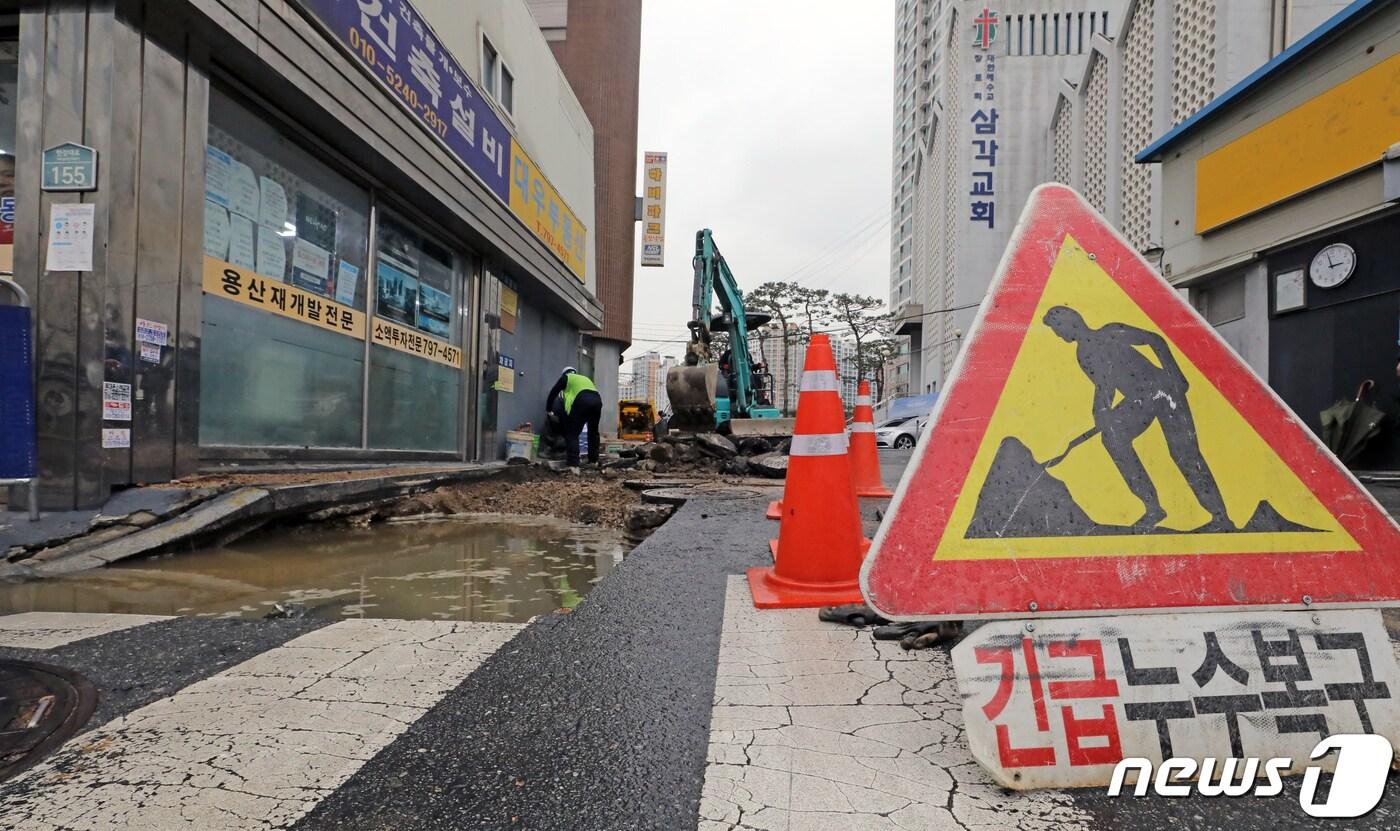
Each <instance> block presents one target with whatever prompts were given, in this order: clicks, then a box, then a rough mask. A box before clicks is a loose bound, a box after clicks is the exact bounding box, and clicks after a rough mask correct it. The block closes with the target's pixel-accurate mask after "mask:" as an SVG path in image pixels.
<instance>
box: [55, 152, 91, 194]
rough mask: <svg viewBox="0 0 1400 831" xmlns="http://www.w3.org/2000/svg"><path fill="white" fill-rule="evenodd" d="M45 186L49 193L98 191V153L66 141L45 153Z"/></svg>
mask: <svg viewBox="0 0 1400 831" xmlns="http://www.w3.org/2000/svg"><path fill="white" fill-rule="evenodd" d="M43 168H44V186H43V189H44V190H47V191H89V190H97V151H96V150H94V149H92V148H91V147H87V146H85V145H82V144H76V143H74V142H71V141H65V142H64V143H63V144H55V145H54V146H53V147H50V148H48V149H47V150H45V151H44V160H43Z"/></svg>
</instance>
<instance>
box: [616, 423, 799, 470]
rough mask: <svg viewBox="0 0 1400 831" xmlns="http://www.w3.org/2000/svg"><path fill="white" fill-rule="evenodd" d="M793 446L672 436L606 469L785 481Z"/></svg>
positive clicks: (760, 440)
mask: <svg viewBox="0 0 1400 831" xmlns="http://www.w3.org/2000/svg"><path fill="white" fill-rule="evenodd" d="M790 443H791V442H790V440H789V439H779V440H776V441H775V440H772V439H765V438H758V437H749V438H743V439H740V440H738V441H737V442H736V441H734V440H733V439H731V438H730V437H728V436H723V435H720V434H719V433H672V434H671V435H669V436H667V437H666V438H664V439H661V440H660V441H652V442H646V443H644V444H640V445H637V446H636V447H629V448H627V449H625V450H622V451H621V452H620V453H619V454H618V455H619V456H620V457H621V458H620V459H618V460H617V461H615V462H609V463H607V464H606V466H607V467H609V468H614V467H616V468H631V469H634V470H638V471H644V472H647V473H655V474H658V475H662V476H668V475H671V476H674V475H691V474H697V475H722V476H755V475H756V476H764V477H767V478H770V479H781V478H783V477H784V476H786V475H787V456H786V455H785V454H786V453H787V446H788V445H789V444H790ZM760 459H761V460H762V461H760Z"/></svg>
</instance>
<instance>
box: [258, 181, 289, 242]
mask: <svg viewBox="0 0 1400 831" xmlns="http://www.w3.org/2000/svg"><path fill="white" fill-rule="evenodd" d="M258 202H259V205H260V207H259V209H258V217H259V221H260V222H261V223H262V225H263V227H264V228H273V229H275V230H278V231H281V230H284V226H286V224H287V191H286V190H285V189H284V188H283V187H282V186H281V185H279V184H278V183H277V182H275V181H273V180H271V179H269V178H267V177H266V176H261V177H259V178H258Z"/></svg>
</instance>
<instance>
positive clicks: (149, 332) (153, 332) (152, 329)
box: [136, 317, 170, 346]
mask: <svg viewBox="0 0 1400 831" xmlns="http://www.w3.org/2000/svg"><path fill="white" fill-rule="evenodd" d="M136 340H137V342H139V343H154V344H156V345H157V346H165V345H166V344H167V343H169V342H170V327H169V326H166V325H165V324H164V323H157V322H156V321H154V320H146V319H145V318H143V317H138V318H136Z"/></svg>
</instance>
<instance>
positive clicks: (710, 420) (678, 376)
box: [666, 364, 719, 432]
mask: <svg viewBox="0 0 1400 831" xmlns="http://www.w3.org/2000/svg"><path fill="white" fill-rule="evenodd" d="M718 379H719V367H718V366H717V365H715V364H701V365H700V366H676V367H671V369H669V370H667V372H666V397H667V398H669V399H670V401H671V423H670V425H669V426H670V429H672V430H694V431H696V432H709V431H712V430H714V429H715V388H716V385H717V383H718Z"/></svg>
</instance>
